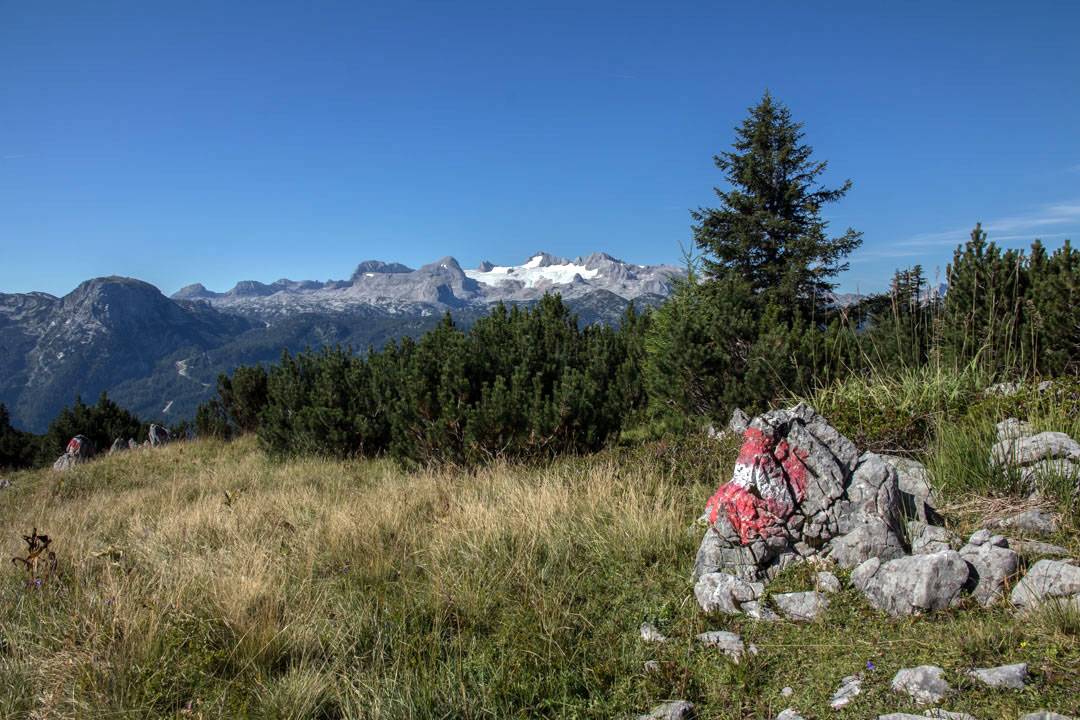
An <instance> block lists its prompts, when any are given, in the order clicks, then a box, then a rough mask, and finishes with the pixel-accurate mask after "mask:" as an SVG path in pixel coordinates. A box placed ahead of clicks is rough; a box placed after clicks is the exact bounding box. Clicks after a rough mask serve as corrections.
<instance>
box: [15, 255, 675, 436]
mask: <svg viewBox="0 0 1080 720" xmlns="http://www.w3.org/2000/svg"><path fill="white" fill-rule="evenodd" d="M678 274H679V270H678V269H677V268H674V267H672V266H666V265H649V266H647V265H632V264H629V263H625V262H622V261H621V260H616V259H615V258H612V257H611V256H609V255H604V254H602V253H595V254H593V255H589V256H587V257H583V258H578V259H576V260H572V261H571V260H564V259H562V258H557V257H554V256H552V255H548V254H546V253H536V254H535V255H533V256H532V257H531V258H529V259H528V260H526V261H525V262H524V263H522V264H521V265H495V264H493V263H490V262H484V263H481V264H480V266H479V267H477V268H475V269H472V270H463V269H462V268H461V266H460V265H459V264H458V262H457V261H456V260H454V258H451V257H446V258H443V259H441V260H438V261H436V262H434V263H431V264H429V265H425V266H423V267H421V268H419V269H415V270H414V269H412V268H408V267H406V266H404V265H401V264H399V263H386V262H381V261H377V260H369V261H366V262H362V263H360V264H359V265H358V266H357V267H356V270H355V271H354V272H353V273H352V276H351V277H350V278H349V279H348V280H330V281H327V282H317V281H312V280H298V281H297V280H278V281H277V282H273V283H270V284H266V283H261V282H257V281H254V280H246V281H243V282H240V283H237V284H236V286H235V287H233V288H232V289H231V290H229V291H228V292H223V293H216V292H211V291H209V290H207V289H206V288H205V287H203V286H202V285H189V286H188V287H185V288H184V289H182V290H180V291H179V292H177V293H175V294H174V295H173V296H172V297H171V298H168V297H165V296H164V295H163V294H162V293H161V292H160V291H159V290H158V289H157V288H156V287H154V286H153V285H150V284H148V283H145V282H142V281H139V280H134V279H131V278H122V277H105V278H95V279H93V280H88V281H86V282H84V283H82V284H81V285H79V287H77V288H76V289H75V290H73V291H72V292H70V293H68V294H67V295H65V296H64V297H55V296H53V295H49V294H47V293H25V294H10V295H6V294H3V293H0V403H3V404H5V405H6V406H7V407H8V409H9V410H10V412H11V417H12V420H13V421H14V422H15V424H16V425H17V426H19V427H21V428H24V429H28V430H34V431H37V432H40V431H43V430H44V429H45V427H46V426H47V425H48V423H49V421H50V420H52V419H53V418H54V417H55V416H56V414H57V412H58V411H59V410H60V408H62V407H64V406H67V405H70V404H71V403H72V402H73V401H74V400H75V397H76V396H77V395H81V396H82V398H83V399H84V400H86V401H88V402H92V401H94V400H95V399H96V398H97V396H98V394H99V393H100V392H101V391H102V390H105V391H108V393H109V394H110V396H112V397H113V398H114V399H115V400H117V401H118V402H120V403H121V404H122V405H124V406H125V407H128V408H130V409H131V410H134V411H135V412H136V413H138V414H139V415H140V416H142V417H144V418H146V419H151V420H154V419H156V420H158V421H164V422H175V421H176V420H179V419H182V418H185V417H191V415H192V414H193V413H194V410H195V407H196V406H197V405H198V404H199V403H200V402H202V401H204V400H206V399H207V398H209V397H211V396H212V395H213V393H214V387H215V382H216V378H217V375H218V373H222V372H226V373H227V372H231V371H232V370H233V368H235V367H236V366H237V365H244V364H252V363H261V362H273V361H274V360H276V359H278V358H279V357H280V356H281V352H282V350H289V351H292V352H296V351H299V350H303V349H304V348H309V347H310V348H318V347H321V346H324V345H342V346H351V347H353V348H356V349H358V350H362V349H364V348H367V347H370V346H375V347H379V346H381V345H383V344H384V343H386V342H387V341H388V340H392V339H395V338H400V337H403V336H406V335H407V336H413V337H415V336H418V335H420V334H422V333H424V332H425V331H427V330H428V329H430V328H431V327H433V326H434V325H435V324H436V323H437V322H438V321H439V319H440V318H441V317H442V315H443V313H445V312H447V311H450V312H451V313H452V314H453V315H454V318H455V320H456V321H458V322H459V323H462V324H465V325H467V324H469V323H471V322H472V321H474V320H475V319H476V318H478V317H480V316H482V315H484V314H486V313H487V312H488V309H489V307H490V305H491V304H492V303H494V302H497V301H505V302H509V303H515V304H526V305H527V304H529V303H532V302H534V301H536V300H537V299H539V298H540V297H541V296H543V294H544V293H545V292H549V291H550V292H558V293H560V294H561V295H562V296H563V298H564V299H565V300H566V303H567V305H569V306H570V308H571V310H572V311H573V312H574V313H575V314H577V316H578V318H579V320H580V322H582V323H587V324H592V323H617V322H618V321H619V319H620V318H621V317H622V315H623V313H624V312H625V311H626V307H627V305H628V304H629V303H630V302H631V301H634V302H636V303H637V304H638V306H639V307H645V306H649V305H655V304H657V303H659V302H660V301H661V300H663V298H664V297H666V296H667V295H668V294H669V293H670V289H671V280H672V278H673V277H675V276H676V275H678Z"/></svg>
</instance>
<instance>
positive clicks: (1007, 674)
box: [968, 663, 1028, 690]
mask: <svg viewBox="0 0 1080 720" xmlns="http://www.w3.org/2000/svg"><path fill="white" fill-rule="evenodd" d="M968 674H969V675H971V677H973V678H975V679H976V680H978V681H979V682H981V683H982V684H983V685H987V686H989V687H992V688H1008V689H1010V690H1023V689H1024V685H1025V684H1026V683H1027V676H1028V666H1027V663H1016V664H1015V665H999V666H998V667H992V668H975V669H974V670H972V671H971V672H970V673H968Z"/></svg>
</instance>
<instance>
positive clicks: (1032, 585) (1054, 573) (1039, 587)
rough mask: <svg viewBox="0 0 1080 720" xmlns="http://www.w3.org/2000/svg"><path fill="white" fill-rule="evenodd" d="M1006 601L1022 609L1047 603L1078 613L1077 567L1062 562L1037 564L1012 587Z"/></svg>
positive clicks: (1079, 575) (1079, 572) (1079, 577)
mask: <svg viewBox="0 0 1080 720" xmlns="http://www.w3.org/2000/svg"><path fill="white" fill-rule="evenodd" d="M1010 599H1011V600H1012V604H1013V605H1016V606H1017V607H1019V608H1023V609H1031V608H1035V607H1038V606H1039V605H1041V604H1043V603H1044V602H1047V601H1051V600H1053V601H1057V602H1063V603H1068V604H1072V605H1074V606H1076V607H1077V608H1078V609H1080V567H1077V566H1076V565H1074V564H1073V563H1072V562H1069V561H1065V560H1040V561H1038V562H1037V563H1035V564H1034V565H1032V566H1031V569H1030V570H1028V571H1027V574H1026V575H1024V577H1023V579H1021V580H1020V582H1018V583H1017V584H1016V587H1014V588H1013V590H1012V595H1011V597H1010Z"/></svg>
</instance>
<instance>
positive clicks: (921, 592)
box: [851, 550, 970, 617]
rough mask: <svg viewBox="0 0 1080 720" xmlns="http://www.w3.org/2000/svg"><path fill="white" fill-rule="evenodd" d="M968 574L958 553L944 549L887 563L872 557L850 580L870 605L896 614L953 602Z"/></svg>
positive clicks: (909, 612) (937, 607)
mask: <svg viewBox="0 0 1080 720" xmlns="http://www.w3.org/2000/svg"><path fill="white" fill-rule="evenodd" d="M969 573H970V570H969V568H968V564H967V562H966V561H965V560H964V559H963V558H962V557H960V554H959V553H957V552H956V551H955V550H945V551H942V552H936V553H930V554H929V555H911V556H909V557H904V558H899V559H896V560H889V561H888V562H882V561H881V560H879V559H878V558H871V559H869V560H867V561H866V562H864V563H863V564H861V565H859V567H857V568H855V570H854V572H852V574H851V583H852V584H853V585H854V586H855V587H856V588H858V589H859V590H861V591H862V593H863V594H864V595H865V596H866V598H867V600H869V601H870V604H871V605H873V606H874V607H876V608H878V609H879V610H883V611H885V612H887V613H889V614H890V615H892V616H894V617H895V616H900V615H910V614H912V613H916V612H926V611H930V610H943V609H945V608H947V607H950V606H952V605H954V604H955V603H956V602H957V599H958V598H959V596H960V591H961V590H962V589H963V588H964V586H965V584H966V583H967V582H968V575H969Z"/></svg>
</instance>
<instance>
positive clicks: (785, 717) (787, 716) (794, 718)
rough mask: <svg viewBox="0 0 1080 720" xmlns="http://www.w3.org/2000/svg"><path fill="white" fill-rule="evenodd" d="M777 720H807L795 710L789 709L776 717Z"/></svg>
mask: <svg viewBox="0 0 1080 720" xmlns="http://www.w3.org/2000/svg"><path fill="white" fill-rule="evenodd" d="M776 720H806V718H804V717H803V716H802V715H800V714H799V713H797V712H796V711H795V708H787V709H786V710H784V711H782V712H781V713H780V714H779V715H777V716H776Z"/></svg>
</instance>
